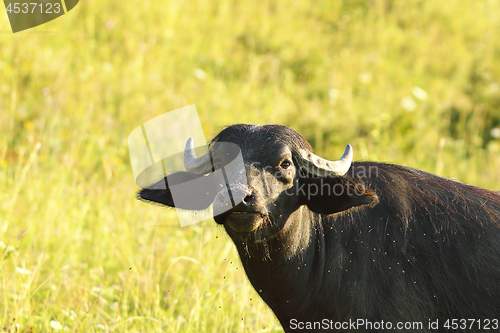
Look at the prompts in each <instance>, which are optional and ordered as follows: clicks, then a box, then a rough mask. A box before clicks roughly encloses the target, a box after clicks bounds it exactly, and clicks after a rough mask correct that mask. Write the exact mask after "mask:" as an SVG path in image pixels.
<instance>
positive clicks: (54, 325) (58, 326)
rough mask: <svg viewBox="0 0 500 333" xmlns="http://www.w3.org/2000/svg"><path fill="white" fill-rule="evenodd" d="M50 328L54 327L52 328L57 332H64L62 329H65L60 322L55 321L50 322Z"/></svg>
mask: <svg viewBox="0 0 500 333" xmlns="http://www.w3.org/2000/svg"><path fill="white" fill-rule="evenodd" d="M50 326H52V328H54V329H56V330H62V328H63V327H62V325H61V323H60V322H58V321H55V320H51V321H50Z"/></svg>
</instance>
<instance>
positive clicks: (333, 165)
mask: <svg viewBox="0 0 500 333" xmlns="http://www.w3.org/2000/svg"><path fill="white" fill-rule="evenodd" d="M352 156H353V153H352V147H351V145H350V144H348V145H347V146H346V147H345V152H344V155H342V157H341V158H340V159H339V160H338V161H328V160H325V159H324V158H322V157H319V156H317V155H314V154H313V153H311V152H308V151H305V150H302V151H301V152H300V157H299V165H300V166H301V167H302V168H304V169H305V170H306V171H307V172H308V173H310V174H312V175H314V176H318V177H325V176H343V175H345V174H346V173H347V170H349V168H350V167H351V163H352Z"/></svg>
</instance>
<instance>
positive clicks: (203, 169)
mask: <svg viewBox="0 0 500 333" xmlns="http://www.w3.org/2000/svg"><path fill="white" fill-rule="evenodd" d="M184 167H185V168H186V171H187V172H192V173H197V174H200V175H201V174H205V173H209V172H211V171H212V162H211V161H210V152H208V153H206V154H205V155H203V156H200V157H196V153H195V152H194V140H193V138H189V139H188V140H187V142H186V148H185V149H184Z"/></svg>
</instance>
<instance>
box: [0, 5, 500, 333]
mask: <svg viewBox="0 0 500 333" xmlns="http://www.w3.org/2000/svg"><path fill="white" fill-rule="evenodd" d="M2 9H3V7H2ZM0 17H1V19H0V31H1V34H0V74H1V75H0V253H1V254H2V255H1V260H0V275H1V277H0V279H1V285H0V331H1V330H2V329H3V330H4V331H6V332H32V331H35V332H48V331H58V330H62V331H71V332H214V331H218V332H267V331H273V330H278V331H279V330H280V326H279V323H278V322H277V321H276V320H275V319H274V317H273V314H272V313H271V312H270V311H269V310H268V309H267V307H266V306H265V304H264V303H263V302H262V301H261V300H260V299H259V297H258V296H257V294H256V293H255V292H254V291H253V289H252V288H251V286H250V284H249V283H248V281H247V280H246V277H245V274H244V272H243V269H242V268H241V266H240V263H239V259H238V258H237V255H236V253H235V249H234V248H233V245H232V243H231V241H230V239H229V238H228V237H227V236H225V234H224V232H223V230H222V229H220V228H218V227H215V226H214V223H213V221H205V222H203V223H200V224H196V225H194V226H191V227H185V228H181V227H180V226H179V225H178V222H177V220H176V217H175V213H174V212H172V211H170V210H167V209H163V208H161V207H158V206H151V205H146V204H144V203H142V202H137V201H136V200H135V191H136V190H137V187H136V185H135V183H134V180H133V177H132V172H131V170H130V167H129V157H128V148H127V137H128V135H129V133H130V132H131V131H132V130H133V129H134V128H135V127H136V126H138V125H140V124H141V123H143V122H144V121H147V120H149V119H151V118H153V117H155V116H157V115H160V114H163V113H165V112H167V111H171V110H174V109H177V108H179V107H182V106H185V105H189V104H196V106H197V109H198V112H199V114H200V117H201V120H202V125H203V128H204V130H205V135H206V137H207V138H209V137H212V136H213V135H214V134H216V133H217V132H218V131H219V130H220V129H221V128H222V127H223V126H226V125H229V124H233V123H241V122H244V123H246V122H248V123H278V124H284V125H287V126H290V127H292V128H294V129H295V130H296V131H298V132H299V133H301V134H302V135H303V136H304V137H305V138H306V139H308V140H309V141H310V142H311V144H312V145H313V146H314V147H315V149H316V152H317V153H318V154H320V155H322V156H325V157H328V158H332V159H333V158H336V157H338V156H339V155H340V154H341V153H342V151H343V148H344V147H345V144H346V143H351V144H352V145H353V147H354V151H355V159H358V160H376V161H385V162H393V163H398V164H403V165H409V166H412V167H416V168H420V169H424V170H426V171H430V172H434V173H438V174H441V175H443V176H446V177H454V178H457V179H459V180H461V181H463V182H467V183H472V184H475V185H479V186H483V187H486V188H489V189H496V190H499V189H500V157H499V155H500V154H499V153H500V85H499V83H500V38H498V37H499V36H498V34H499V31H500V26H499V25H500V2H499V1H498V0H496V1H495V0H485V1H474V0H463V1H458V0H447V1H430V0H429V1H417V0H408V1H390V0H373V1H359V0H358V1H354V0H353V1H346V0H344V1H327V0H318V1H288V0H284V1H280V2H275V1H260V2H243V1H234V0H233V1H229V0H219V1H203V0H200V1H190V2H188V1H176V0H172V1H168V0H167V1H162V2H157V1H135V0H132V1H127V2H123V1H116V0H108V1H95V0H84V1H81V2H80V4H79V5H78V6H77V7H76V8H75V9H74V10H73V11H71V12H70V13H68V14H67V15H65V16H63V17H61V18H59V19H56V20H54V21H52V22H49V23H47V24H45V25H42V26H39V27H37V28H34V29H30V30H27V31H25V32H22V33H17V34H12V33H11V32H10V26H9V23H8V19H7V15H6V14H0Z"/></svg>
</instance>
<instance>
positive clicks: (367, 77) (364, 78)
mask: <svg viewBox="0 0 500 333" xmlns="http://www.w3.org/2000/svg"><path fill="white" fill-rule="evenodd" d="M359 81H360V82H361V83H363V84H368V83H370V82H372V75H371V74H370V73H367V72H364V73H361V74H359Z"/></svg>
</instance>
